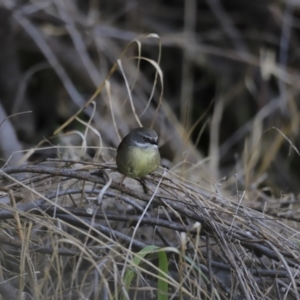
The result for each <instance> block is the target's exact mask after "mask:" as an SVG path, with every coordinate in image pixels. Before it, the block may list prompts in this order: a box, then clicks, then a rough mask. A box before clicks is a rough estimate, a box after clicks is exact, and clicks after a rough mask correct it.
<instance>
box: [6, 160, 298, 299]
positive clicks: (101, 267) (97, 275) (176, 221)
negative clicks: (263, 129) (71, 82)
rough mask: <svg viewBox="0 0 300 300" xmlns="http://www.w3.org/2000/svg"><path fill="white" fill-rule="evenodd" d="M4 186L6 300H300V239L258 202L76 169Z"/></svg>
mask: <svg viewBox="0 0 300 300" xmlns="http://www.w3.org/2000/svg"><path fill="white" fill-rule="evenodd" d="M19 173H21V174H23V178H22V179H19V180H16V179H14V176H16V175H18V174H19ZM24 174H25V175H24ZM1 175H2V180H3V181H5V182H6V183H5V186H4V188H2V191H3V198H2V199H5V198H7V201H8V203H7V204H1V212H0V219H1V228H2V230H1V237H0V240H1V273H2V274H3V281H2V284H1V285H0V286H1V287H2V288H0V289H1V293H2V295H4V294H3V289H4V288H8V287H7V286H8V285H11V284H12V282H11V281H14V284H15V285H16V284H17V286H19V289H18V290H17V289H15V293H16V294H17V293H18V291H24V293H25V294H26V295H30V297H31V298H34V299H60V298H61V299H151V298H156V299H274V298H278V299H283V298H284V299H298V298H299V293H300V291H299V286H300V284H299V283H300V275H299V266H300V262H299V257H300V244H299V237H298V235H299V232H298V231H297V230H295V229H293V228H292V227H291V226H289V225H288V224H287V223H286V222H287V221H286V220H280V218H278V216H276V218H275V217H272V216H271V214H267V211H262V212H260V211H258V210H255V209H251V208H249V207H247V206H244V205H243V200H244V199H245V198H247V197H251V192H249V193H248V192H247V191H246V192H245V193H243V195H242V196H241V197H238V198H236V199H233V198H232V199H230V198H229V197H227V196H224V195H222V193H221V192H220V191H212V190H211V191H209V190H207V189H204V188H203V187H201V186H200V185H197V184H193V183H191V182H185V181H184V180H183V178H180V177H178V176H176V175H175V174H173V173H172V172H170V171H168V170H165V169H164V170H163V169H161V170H159V171H158V172H157V173H155V174H154V175H149V176H147V177H146V178H145V179H143V180H135V179H129V178H125V180H124V181H123V182H122V180H123V178H122V176H121V175H120V174H119V173H118V172H117V170H116V169H115V167H114V165H113V164H109V163H107V164H90V163H87V162H80V161H79V162H78V161H77V162H75V161H71V160H69V161H58V160H48V162H46V163H40V164H35V165H23V166H19V167H7V168H5V169H3V170H2V171H1ZM19 175H20V174H19ZM269 200H271V199H268V198H267V197H265V201H266V203H267V202H268V201H269ZM289 200H291V199H284V202H283V203H281V205H284V203H285V204H286V205H287V203H288V201H289ZM278 201H279V200H278ZM2 202H4V201H2ZM270 204H271V203H270ZM278 205H280V201H279V202H278ZM266 207H267V206H266ZM294 217H295V216H294ZM8 278H11V279H10V280H8ZM6 280H7V281H6ZM16 282H17V283H16ZM10 288H11V289H13V288H12V287H10ZM11 289H10V290H9V291H10V292H9V293H11ZM28 299H29V298H28Z"/></svg>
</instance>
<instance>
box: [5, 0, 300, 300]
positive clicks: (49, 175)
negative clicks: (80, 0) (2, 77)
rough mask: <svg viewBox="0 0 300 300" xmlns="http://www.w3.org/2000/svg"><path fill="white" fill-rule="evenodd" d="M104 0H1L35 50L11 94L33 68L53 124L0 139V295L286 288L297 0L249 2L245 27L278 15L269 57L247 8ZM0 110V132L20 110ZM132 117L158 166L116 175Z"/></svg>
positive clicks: (273, 294)
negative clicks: (153, 140) (135, 175)
mask: <svg viewBox="0 0 300 300" xmlns="http://www.w3.org/2000/svg"><path fill="white" fill-rule="evenodd" d="M104 2H105V4H106V5H103V7H102V6H101V5H100V4H99V3H100V2H99V3H98V1H90V2H89V5H86V4H84V5H83V7H80V6H79V5H78V6H77V4H75V2H73V1H68V0H65V1H53V2H50V1H49V2H47V1H44V2H42V1H32V2H30V1H25V2H24V3H23V4H22V5H19V6H18V7H12V6H11V5H10V4H9V2H8V1H5V2H3V4H2V5H3V7H4V8H5V12H7V11H9V12H10V17H11V19H10V22H12V23H13V24H14V26H15V27H14V26H12V28H18V30H19V31H18V34H19V35H20V36H19V41H18V42H19V44H20V45H19V47H20V49H19V50H20V51H21V52H22V51H25V52H26V51H28V52H29V53H31V54H32V53H33V54H34V55H35V54H36V53H39V54H40V55H41V56H42V57H43V58H44V59H45V62H44V61H42V62H36V61H34V63H33V64H32V65H31V66H30V67H29V68H28V70H26V72H25V73H24V74H23V75H24V78H22V80H21V79H20V81H18V83H19V85H18V92H17V96H16V99H21V98H22V95H23V96H24V98H22V99H23V102H22V103H25V104H26V103H27V102H26V100H27V99H26V97H25V94H26V92H25V91H26V89H27V86H29V82H30V80H31V78H33V77H34V76H35V74H36V73H39V72H44V71H45V70H47V69H50V70H51V72H53V71H54V72H53V73H54V74H55V76H53V74H51V72H50V74H49V73H47V72H46V71H45V72H46V73H45V74H47V76H45V77H46V78H47V80H45V81H43V80H42V81H41V82H44V83H43V84H42V89H41V90H42V93H41V94H40V97H41V98H39V100H40V101H38V102H39V103H40V104H42V105H40V106H36V107H35V108H38V109H41V107H42V106H46V116H47V118H46V117H45V118H46V119H47V120H46V123H47V125H48V128H47V130H48V132H49V130H52V131H51V134H52V132H54V134H53V136H49V135H50V134H49V135H47V138H42V136H43V135H42V134H41V133H40V132H38V131H36V132H34V133H31V134H33V135H34V134H36V135H39V139H35V143H36V146H33V147H24V148H25V149H27V150H23V149H24V148H21V146H20V145H17V146H16V147H15V152H14V153H13V154H11V151H10V152H9V151H8V152H9V153H6V154H5V155H4V158H5V164H4V166H3V168H2V169H1V171H0V176H1V188H0V190H1V196H2V197H1V198H0V226H1V229H2V230H1V233H0V244H1V248H0V283H1V284H0V297H1V299H18V298H22V299H159V300H162V299H164V300H165V299H300V275H299V267H300V259H299V257H300V238H299V229H300V228H299V222H300V210H299V208H300V207H299V200H298V196H296V194H297V191H299V188H298V182H299V177H297V170H298V167H297V166H298V163H299V151H298V148H299V133H298V131H299V116H300V114H299V107H298V106H299V104H298V98H299V91H298V90H299V88H298V82H299V76H298V71H297V67H296V66H294V65H293V61H295V60H296V58H297V52H296V51H295V54H294V52H292V51H291V53H293V55H291V57H290V61H289V60H288V58H289V57H288V51H287V49H286V47H287V45H289V34H288V31H289V30H291V31H292V30H293V28H292V25H290V26H291V28H288V25H289V24H292V18H291V17H292V16H293V12H294V10H296V6H295V7H292V8H290V7H289V6H288V5H287V8H286V10H285V11H283V10H282V9H281V7H282V3H281V1H274V4H273V5H272V6H268V4H266V6H263V5H262V6H259V7H258V8H257V9H258V10H257V22H258V23H259V24H264V19H267V18H265V15H268V16H269V15H272V16H273V17H274V18H275V17H276V18H275V21H278V20H280V21H282V22H283V23H282V28H281V27H279V29H282V31H283V32H285V35H283V37H282V40H281V43H280V45H278V49H279V50H278V52H279V54H280V55H279V58H278V61H277V60H276V59H277V58H276V55H275V53H276V51H277V50H276V49H274V48H275V46H274V48H272V47H271V46H270V47H269V48H268V47H264V45H262V44H261V43H259V41H260V39H261V37H260V35H259V34H258V33H259V30H260V28H258V29H257V27H256V26H255V24H256V23H255V22H251V21H248V19H247V17H248V16H249V15H250V13H249V12H248V9H250V8H251V9H254V8H253V7H254V6H253V7H252V6H251V5H250V6H249V7H248V6H247V5H245V7H243V5H241V4H239V5H240V6H239V7H240V9H241V12H240V15H237V14H236V13H235V11H234V10H230V7H229V8H226V7H222V5H221V4H220V3H221V2H219V1H206V2H205V3H206V4H203V3H201V5H202V6H201V5H200V4H199V6H201V9H200V8H199V7H198V8H197V4H198V2H197V1H184V12H185V13H184V15H183V16H182V20H183V21H184V22H183V27H182V28H181V29H182V32H181V31H180V30H179V31H178V32H173V33H172V30H174V28H177V27H176V26H175V24H177V23H176V22H181V21H182V20H181V19H180V16H181V15H180V13H181V11H182V8H181V7H179V6H176V5H174V6H173V7H172V11H169V10H168V9H167V8H168V7H166V6H165V4H164V3H160V2H157V6H156V10H152V6H148V5H147V4H146V3H142V4H137V3H135V2H131V1H127V2H126V3H127V4H126V5H125V4H124V6H122V9H121V8H120V9H119V11H117V12H116V11H115V9H116V7H117V6H114V5H112V4H111V3H110V2H106V1H103V3H104ZM199 3H200V2H199ZM232 3H235V2H234V1H233V2H232ZM101 4H102V2H101ZM85 5H86V6H85ZM122 5H123V4H122ZM135 5H137V6H138V9H140V11H139V10H138V9H137V10H136V11H135V9H134V7H135ZM203 5H204V6H203ZM205 5H206V6H205ZM234 5H237V3H235V4H234ZM3 7H2V9H3ZM120 7H121V5H120ZM202 9H204V10H203V11H202ZM205 9H206V10H205ZM291 9H292V10H291ZM111 11H113V12H114V13H115V14H111ZM207 11H209V12H210V13H211V14H207ZM100 12H104V13H103V14H102V15H101V14H100ZM139 12H140V13H141V16H142V17H141V18H140V19H139V18H138V13H139ZM146 12H147V13H146ZM170 12H172V14H170ZM0 13H1V10H0ZM258 13H261V14H262V15H261V16H260V15H259V14H258ZM136 14H137V15H136ZM100 16H101V18H100ZM178 16H179V17H178ZM155 17H157V18H158V19H159V20H164V21H165V23H164V22H158V21H155V20H156V19H155ZM103 18H104V19H105V18H107V20H106V21H107V22H108V24H109V21H111V20H114V19H113V18H116V20H118V22H116V23H117V24H118V28H117V27H114V26H112V25H107V24H106V25H104V22H103ZM168 18H170V19H171V20H169V19H168ZM172 18H174V20H173V19H172ZM99 20H101V21H102V23H101V22H100V21H99ZM134 20H136V21H134ZM168 20H169V21H170V23H168ZM199 20H201V22H200V21H199ZM212 20H214V22H215V20H217V21H218V24H219V25H218V26H217V25H212V27H210V24H215V23H213V21H212ZM268 20H269V19H268ZM275 21H274V23H273V19H272V22H271V21H270V23H271V25H270V29H269V31H267V33H268V34H266V39H267V41H268V42H269V43H270V45H273V44H272V43H274V39H275V37H274V35H275V33H274V32H276V30H277V29H278V28H277V27H276V26H275V24H277V23H278V22H277V23H276V22H275ZM111 22H113V21H111ZM134 22H140V23H139V26H138V25H136V28H143V31H142V32H153V28H154V29H156V32H159V33H160V34H159V35H158V34H154V33H149V34H145V35H140V34H139V33H138V30H137V32H135V31H132V30H131V28H135V25H134V24H135V23H134ZM173 22H174V23H173ZM243 22H244V23H243ZM240 23H242V25H244V27H243V26H240V27H241V28H240V30H239V28H238V26H235V24H240ZM127 26H128V27H127ZM147 26H149V27H147ZM258 27H259V25H258ZM273 27H275V29H276V30H275V29H274V28H273ZM295 28H296V25H295ZM11 30H12V29H11ZM256 30H258V31H256ZM1 37H2V36H1V35H0V38H1ZM2 38H3V37H2ZM275 40H276V39H275ZM229 42H230V45H232V47H229V46H228V45H227V44H228V43H229ZM2 44H3V45H6V43H2ZM291 48H292V49H297V43H296V42H293V43H291ZM174 49H175V50H176V51H179V52H180V55H181V56H182V57H181V58H180V59H177V58H178V53H177V54H176V51H174V52H172V50H174ZM8 50H10V49H8ZM23 55H24V54H23ZM34 55H33V56H34ZM24 57H25V60H26V59H27V56H26V55H25V56H24ZM29 57H30V56H29ZM23 59H24V58H23ZM0 63H1V57H0ZM162 66H164V69H163V67H162ZM170 66H171V67H172V68H171V67H170ZM2 69H4V67H3V65H2ZM197 72H198V73H200V75H199V74H198V73H197ZM0 74H2V73H1V70H0ZM43 74H44V73H43ZM48 76H49V77H48ZM13 77H14V78H17V77H18V76H13ZM49 78H50V80H49ZM54 78H55V79H54ZM16 81H17V80H16ZM33 81H34V80H33ZM57 81H58V82H57ZM38 82H39V81H38ZM48 85H49V86H50V89H47V86H48ZM211 85H213V86H214V92H213V93H210V92H209V90H210V86H211ZM15 89H16V88H15ZM52 90H53V94H51V91H52ZM48 93H49V95H50V96H49V97H50V98H51V96H52V97H53V95H54V96H55V97H54V98H55V101H54V100H53V98H51V99H50V100H51V101H52V100H53V101H54V102H53V103H54V104H53V106H52V105H50V107H49V106H48V105H49V104H52V102H51V101H49V98H47V95H48ZM166 95H167V97H168V99H164V97H165V96H166ZM19 97H21V98H19ZM27 104H28V103H27ZM28 105H29V104H28ZM17 106H18V105H17V104H14V106H13V108H12V110H11V113H12V114H13V113H16V112H17V111H19V110H18V109H17V108H16V107H17ZM254 106H255V109H254V108H253V107H254ZM25 107H27V106H26V105H25ZM38 109H37V110H38ZM48 110H49V111H48ZM20 111H26V110H25V109H23V108H22V109H20ZM174 111H176V113H175V112H174ZM27 115H28V114H22V116H23V117H24V118H25V116H27ZM48 115H49V118H48ZM0 116H1V118H2V119H3V120H5V122H2V123H1V125H0V128H2V129H3V124H6V123H7V122H10V121H11V120H14V118H15V117H16V116H17V117H18V116H20V115H18V114H14V115H13V117H11V118H6V117H2V113H1V114H0ZM32 116H33V118H35V117H37V115H35V113H33V114H32ZM58 119H59V120H61V119H63V120H66V121H65V123H64V124H63V125H61V126H60V125H57V124H58V122H59V121H58ZM178 120H180V121H178ZM27 121H28V120H27ZM30 122H32V120H29V121H28V122H22V124H21V122H20V124H19V127H22V129H24V130H25V131H26V130H27V128H26V125H27V123H28V124H31V123H30ZM141 125H142V126H145V127H153V128H154V129H155V130H156V131H157V132H158V134H159V136H160V151H161V154H162V157H163V158H164V161H163V165H164V166H166V168H164V167H161V168H160V169H159V170H158V171H157V172H156V173H155V174H154V175H149V176H147V177H146V178H144V179H143V180H135V179H130V178H126V179H125V180H124V182H123V184H122V183H121V182H122V180H123V176H121V175H120V174H119V173H118V171H117V169H116V166H115V162H114V157H115V148H116V147H117V145H118V143H119V141H120V140H121V138H122V137H123V136H124V135H125V134H127V133H128V131H129V130H130V129H131V128H133V127H137V126H141ZM28 126H29V125H28ZM29 127H30V126H29ZM29 131H30V130H29ZM3 140H4V142H5V141H6V142H7V140H8V138H7V136H6V137H5V138H4V139H2V137H1V135H0V141H1V143H0V144H2V143H3ZM10 140H11V141H12V144H14V142H13V140H14V139H12V138H11V139H10ZM16 140H17V139H16ZM10 146H11V145H10ZM1 148H3V149H4V148H5V147H1ZM199 148H200V149H201V150H203V151H205V152H206V153H207V155H206V156H204V155H203V154H202V153H201V152H200V151H199ZM17 149H19V150H17ZM3 151H4V152H5V149H4V150H3ZM36 155H40V156H39V158H40V159H36ZM20 156H22V159H21V164H20V165H18V166H15V165H14V163H15V161H16V160H19V158H20ZM53 156H55V158H49V157H53ZM295 170H296V171H295Z"/></svg>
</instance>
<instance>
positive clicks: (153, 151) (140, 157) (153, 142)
mask: <svg viewBox="0 0 300 300" xmlns="http://www.w3.org/2000/svg"><path fill="white" fill-rule="evenodd" d="M157 144H158V135H157V133H156V132H155V131H154V130H152V129H150V128H144V127H141V128H135V129H132V130H131V131H130V132H129V133H128V134H127V135H126V136H125V137H124V138H123V140H122V141H121V143H120V145H119V147H118V149H117V158H116V161H117V167H118V170H119V171H120V172H121V173H122V174H123V175H125V176H128V177H132V178H140V177H144V176H146V175H147V174H149V173H151V172H154V171H155V170H156V169H157V168H158V167H159V164H160V154H159V151H158V146H157Z"/></svg>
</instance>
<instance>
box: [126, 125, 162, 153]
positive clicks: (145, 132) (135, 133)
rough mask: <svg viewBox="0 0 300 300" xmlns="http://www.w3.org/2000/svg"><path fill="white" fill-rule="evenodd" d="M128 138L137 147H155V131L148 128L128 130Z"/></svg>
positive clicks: (156, 139) (156, 140)
mask: <svg viewBox="0 0 300 300" xmlns="http://www.w3.org/2000/svg"><path fill="white" fill-rule="evenodd" d="M130 138H131V139H132V141H133V142H134V144H135V145H136V146H139V147H143V148H145V147H156V148H157V144H158V135H157V133H156V132H155V131H154V130H153V129H150V128H143V127H141V128H135V129H133V130H131V132H130Z"/></svg>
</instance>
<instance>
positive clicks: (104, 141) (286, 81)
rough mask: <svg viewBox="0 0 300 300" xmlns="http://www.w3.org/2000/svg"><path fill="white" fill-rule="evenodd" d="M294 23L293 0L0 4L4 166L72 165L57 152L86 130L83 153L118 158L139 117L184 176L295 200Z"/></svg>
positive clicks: (297, 10) (298, 9) (299, 8)
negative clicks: (54, 161)
mask: <svg viewBox="0 0 300 300" xmlns="http://www.w3.org/2000/svg"><path fill="white" fill-rule="evenodd" d="M299 17H300V3H299V1H293V0H273V1H260V0H252V1H238V0H226V1H221V0H185V1H167V0H161V1H158V0H157V1H146V0H139V1H135V0H126V1H124V0H122V1H118V0H113V1H108V0H104V1H99V0H84V1H83V0H81V1H73V0H52V1H51V0H44V1H42V0H32V1H26V0H23V1H22V0H20V1H11V0H0V45H1V47H0V104H1V107H0V113H1V114H0V121H2V123H1V127H0V148H1V158H2V164H4V163H5V162H7V161H8V160H9V163H10V164H15V163H17V162H18V161H19V160H20V159H21V157H22V156H23V154H24V151H23V150H27V149H31V148H32V147H34V148H35V151H33V152H32V153H31V155H28V156H27V157H26V159H27V160H28V161H36V160H40V159H44V158H46V157H57V156H59V157H72V158H73V157H74V156H72V155H73V154H74V153H71V152H72V151H68V152H67V151H66V152H67V154H66V152H64V151H62V150H61V149H60V148H59V149H58V148H57V147H54V145H61V144H63V145H65V146H69V147H70V149H72V146H75V145H79V146H80V145H81V144H82V140H81V138H80V137H79V135H78V134H71V133H72V132H85V131H86V129H87V127H88V126H87V125H86V123H87V122H89V120H91V126H92V127H93V128H95V129H96V130H97V132H98V133H99V134H95V133H94V132H93V131H92V130H90V131H89V134H86V143H87V145H88V147H87V151H86V152H85V153H84V155H82V154H81V155H79V153H77V157H80V158H81V159H83V158H84V159H93V158H95V156H96V154H97V160H99V161H113V157H114V150H113V149H115V148H116V147H117V145H118V143H119V141H120V138H122V137H123V136H124V135H125V134H127V133H128V131H129V130H130V129H131V128H134V127H138V126H139V124H138V121H137V120H138V119H140V120H141V123H142V124H143V125H144V126H147V127H150V126H153V127H154V129H155V130H156V131H158V133H159V135H160V139H161V141H160V150H161V154H162V157H163V158H164V160H163V162H164V164H165V165H166V166H168V167H169V168H170V169H171V170H172V171H174V172H177V173H179V174H180V175H181V176H183V177H185V178H188V179H189V180H193V181H195V182H198V181H201V180H202V181H204V183H205V182H206V183H207V184H208V185H210V186H213V187H215V188H216V189H218V184H219V183H222V184H223V185H225V183H227V184H228V186H231V185H232V186H234V190H235V191H238V190H239V189H240V190H244V189H247V190H251V189H260V190H261V191H262V192H263V193H266V194H268V195H276V197H278V196H280V195H283V194H288V193H296V194H297V193H298V192H299V191H300V184H299V180H300V178H299V177H300V174H299V173H300V172H299V165H300V164H299V162H300V159H299V152H298V149H299V148H300V142H299V105H300V104H299V79H300V78H299V63H300V59H299V58H300V57H299V56H300V47H299V44H300V35H299V31H300V18H299ZM151 34H152V35H151ZM153 34H157V36H158V38H157V37H156V36H155V35H153ZM135 39H137V40H138V42H135V43H132V44H131V45H130V46H128V45H129V44H130V43H131V42H132V41H134V40H135ZM137 57H139V58H140V59H137ZM113 66H115V67H116V68H115V69H114V70H113V72H111V74H110V70H111V68H112V67H113ZM108 74H110V75H109V76H110V77H109V78H107V76H108ZM105 79H107V81H106V84H105V86H104V87H103V88H101V89H100V90H99V93H98V94H97V95H96V97H95V102H94V103H95V104H94V105H89V106H88V107H87V109H85V110H84V112H82V113H81V114H80V116H79V118H80V120H81V121H78V120H74V121H73V122H71V123H70V124H69V125H68V126H67V127H66V128H65V129H64V130H63V131H61V132H60V133H59V135H58V136H55V137H52V135H53V132H54V131H55V130H56V129H57V128H58V127H59V126H60V125H62V124H63V123H64V122H65V121H66V120H68V119H69V118H70V117H71V116H72V115H74V113H76V112H77V111H78V110H79V109H80V108H81V107H83V106H84V104H85V103H86V102H87V101H88V100H89V99H90V97H91V96H92V95H93V94H94V93H95V91H96V90H97V88H99V87H100V86H101V84H102V83H103V82H104V80H105ZM18 113H22V114H18ZM9 116H11V117H9ZM8 117H9V118H8ZM99 135H101V139H100V140H101V142H99ZM41 141H43V142H42V143H41ZM38 147H40V148H42V149H41V150H38V149H37V148H38ZM98 149H108V151H106V152H101V153H99V152H98ZM13 152H14V153H15V154H14V155H13V156H12V157H11V154H12V153H13ZM26 153H27V152H26ZM70 153H71V154H70ZM224 176H226V179H225V177H224ZM225 186H226V185H225Z"/></svg>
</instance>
